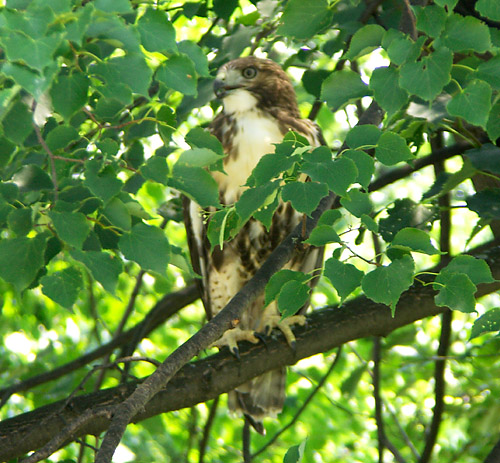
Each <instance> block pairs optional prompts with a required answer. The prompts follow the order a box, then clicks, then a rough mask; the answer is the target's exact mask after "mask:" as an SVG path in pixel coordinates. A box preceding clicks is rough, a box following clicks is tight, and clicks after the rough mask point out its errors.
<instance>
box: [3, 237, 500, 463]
mask: <svg viewBox="0 0 500 463" xmlns="http://www.w3.org/2000/svg"><path fill="white" fill-rule="evenodd" d="M490 246H491V245H490ZM472 254H473V255H475V256H476V257H481V258H482V259H485V260H486V261H487V262H488V264H489V265H490V267H491V269H492V272H493V276H494V278H496V279H500V246H498V245H497V246H495V247H493V248H490V249H487V248H486V247H482V248H479V249H477V250H475V252H473V253H472ZM499 287H500V283H496V284H490V285H480V286H479V291H478V295H479V296H481V295H484V294H489V293H491V292H493V291H496V290H498V289H499ZM434 294H435V293H434V291H433V289H432V285H428V286H421V285H420V284H415V285H414V286H412V287H411V288H410V289H409V290H408V291H407V292H406V293H404V294H403V295H402V297H401V299H400V302H399V304H398V306H397V310H396V316H395V317H394V318H393V317H391V313H390V310H389V308H388V307H386V306H384V305H382V304H376V303H374V302H373V301H371V300H369V299H367V298H365V297H359V298H356V299H353V300H351V301H349V302H347V303H345V304H344V305H343V306H342V307H334V308H327V309H323V310H316V311H314V312H313V313H312V314H311V315H310V316H309V317H308V321H307V327H300V328H297V330H296V337H297V347H296V351H295V353H294V352H293V351H292V350H291V349H290V348H289V347H288V344H287V343H286V341H285V340H284V339H283V337H282V336H281V335H279V334H278V335H277V337H276V338H273V339H270V340H269V342H268V343H267V346H264V345H263V344H257V345H242V346H241V361H237V360H236V359H234V357H233V356H232V355H231V354H230V353H229V352H228V351H227V350H224V351H222V352H220V353H218V354H216V355H213V356H210V357H208V358H206V359H203V360H199V361H197V362H193V363H190V364H188V365H185V366H184V367H183V368H182V369H180V371H178V372H177V374H176V375H175V376H174V377H173V378H172V379H171V381H170V382H169V383H168V385H167V386H166V387H164V388H160V389H159V391H158V393H156V394H154V395H153V397H152V398H151V400H150V401H149V402H147V403H146V404H145V406H144V407H143V408H141V409H139V410H136V411H135V413H134V415H133V417H132V421H134V422H138V421H142V420H144V419H146V418H149V417H151V416H155V415H158V414H160V413H165V412H168V411H172V410H178V409H180V408H186V407H191V406H193V405H195V404H197V403H201V402H206V401H207V400H211V399H214V398H215V397H217V396H218V395H219V394H222V393H224V392H227V391H230V390H233V389H234V388H235V387H237V386H239V385H240V384H242V383H245V382H247V381H249V380H250V379H252V378H254V377H256V376H259V375H261V374H263V373H265V372H267V371H270V370H273V369H276V368H280V367H282V366H285V365H292V364H294V363H296V362H297V361H298V360H300V359H302V358H306V357H310V356H312V355H315V354H317V353H321V352H327V351H329V350H331V349H333V348H335V347H338V346H340V345H342V344H343V343H345V342H348V341H352V340H354V339H359V338H364V337H368V336H386V335H388V334H389V333H391V332H392V331H394V330H395V329H397V328H399V327H401V326H404V325H408V324H410V323H413V322H415V321H416V320H420V319H422V318H425V317H429V316H434V315H437V314H439V313H442V312H443V311H444V310H447V309H445V308H443V307H437V306H436V305H435V304H434ZM206 326H208V325H206ZM243 365H244V368H243V367H242V366H243ZM152 376H153V375H152ZM152 376H150V377H149V378H148V379H150V378H151V377H152ZM146 382H147V379H146V381H145V382H144V383H142V384H145V383H146ZM138 384H139V382H130V383H127V384H123V385H120V386H118V387H115V388H111V389H106V390H102V391H98V392H95V393H92V394H87V395H82V396H79V397H76V398H74V399H73V400H71V401H70V402H69V403H68V405H67V406H66V407H65V408H63V409H61V405H62V404H63V403H64V402H65V401H64V400H63V401H59V402H56V403H53V404H49V405H46V406H44V407H41V408H39V409H37V410H34V411H32V412H28V413H25V414H22V415H18V416H16V417H14V418H11V419H8V420H5V421H3V422H0V461H5V460H10V459H13V458H16V457H19V456H21V455H23V454H25V453H27V452H29V451H30V450H34V449H38V448H41V447H42V446H43V445H45V444H46V443H47V442H49V441H50V440H51V439H52V438H53V437H54V436H55V435H57V434H58V433H60V432H61V431H62V430H63V428H64V426H65V423H69V422H71V421H73V420H76V419H78V417H80V416H81V415H82V414H84V413H90V412H88V411H87V410H94V411H101V413H100V414H99V416H98V417H97V418H96V419H93V420H91V421H87V422H85V423H83V424H82V426H81V427H79V428H78V429H76V430H72V433H71V434H69V435H66V436H65V439H64V440H60V441H61V442H63V441H64V442H63V444H61V445H64V444H66V443H68V442H70V441H72V440H74V439H75V438H77V437H80V436H83V435H85V434H94V435H95V434H99V433H101V432H103V431H105V430H106V429H108V427H109V426H110V420H109V419H108V418H106V413H105V411H108V410H109V411H111V410H114V409H115V406H116V405H117V404H120V403H122V402H123V401H124V400H125V399H127V398H129V397H131V394H133V392H134V390H136V388H137V386H138ZM125 402H126V400H125ZM58 439H60V437H58ZM32 461H37V460H36V459H34V460H32Z"/></svg>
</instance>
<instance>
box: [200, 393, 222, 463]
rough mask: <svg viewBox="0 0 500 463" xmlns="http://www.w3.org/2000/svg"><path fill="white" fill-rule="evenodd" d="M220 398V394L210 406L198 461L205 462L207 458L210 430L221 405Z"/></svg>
mask: <svg viewBox="0 0 500 463" xmlns="http://www.w3.org/2000/svg"><path fill="white" fill-rule="evenodd" d="M219 399H220V395H219V396H217V397H216V398H215V399H214V401H213V402H212V405H211V407H210V411H209V412H208V418H207V422H206V423H205V426H204V427H203V435H202V437H201V439H200V445H199V449H200V457H199V459H198V463H204V460H205V453H206V451H207V443H208V438H209V436H210V430H211V429H212V425H213V423H214V419H215V416H216V415H217V406H218V405H219Z"/></svg>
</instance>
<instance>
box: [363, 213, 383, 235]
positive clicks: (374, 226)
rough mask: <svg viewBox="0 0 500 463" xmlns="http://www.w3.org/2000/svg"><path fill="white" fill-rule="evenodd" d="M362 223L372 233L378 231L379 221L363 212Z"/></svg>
mask: <svg viewBox="0 0 500 463" xmlns="http://www.w3.org/2000/svg"><path fill="white" fill-rule="evenodd" d="M361 223H362V224H363V225H364V226H365V227H366V229H367V230H369V231H371V232H372V233H378V232H379V231H378V223H377V222H375V220H373V219H372V218H371V217H370V216H369V215H367V214H363V215H362V216H361Z"/></svg>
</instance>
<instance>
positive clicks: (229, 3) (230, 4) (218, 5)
mask: <svg viewBox="0 0 500 463" xmlns="http://www.w3.org/2000/svg"><path fill="white" fill-rule="evenodd" d="M213 4H214V5H213V10H214V13H215V14H216V15H217V17H220V18H222V19H225V20H226V21H228V20H229V18H230V17H231V15H232V14H233V11H234V10H235V9H236V7H237V6H238V0H213Z"/></svg>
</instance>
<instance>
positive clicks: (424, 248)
mask: <svg viewBox="0 0 500 463" xmlns="http://www.w3.org/2000/svg"><path fill="white" fill-rule="evenodd" d="M392 246H401V247H403V248H406V249H408V250H410V251H415V252H421V253H423V254H428V255H429V256H433V255H435V254H440V252H439V251H438V250H437V249H436V248H435V247H434V246H433V245H432V243H431V238H430V236H429V235H428V234H427V233H426V232H424V231H423V230H419V229H418V228H410V227H408V228H403V229H402V230H399V231H398V232H397V233H396V236H395V237H394V239H393V240H392Z"/></svg>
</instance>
